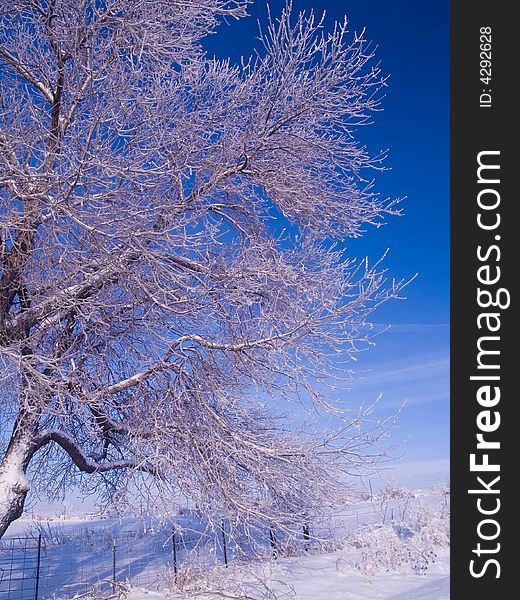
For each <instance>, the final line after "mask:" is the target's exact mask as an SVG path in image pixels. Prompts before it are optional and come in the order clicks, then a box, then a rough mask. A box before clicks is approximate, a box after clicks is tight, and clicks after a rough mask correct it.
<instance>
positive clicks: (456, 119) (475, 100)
mask: <svg viewBox="0 0 520 600" xmlns="http://www.w3.org/2000/svg"><path fill="white" fill-rule="evenodd" d="M513 6H514V3H508V2H505V1H502V2H501V1H499V0H498V1H495V2H482V1H475V0H473V1H466V2H463V1H454V2H452V4H451V256H452V259H451V261H452V262H451V268H452V272H451V307H452V308H451V331H452V337H451V372H452V375H451V452H452V474H451V482H452V587H451V598H452V599H453V600H459V599H460V600H464V599H466V598H470V599H471V600H480V599H481V598H482V599H486V600H501V599H502V598H509V597H511V594H512V595H513V596H515V597H516V595H517V594H518V591H517V589H515V586H517V585H518V584H517V583H516V580H517V576H518V575H519V574H520V568H519V567H517V566H516V565H514V558H513V556H514V554H515V553H516V547H515V544H514V542H513V536H514V535H515V534H516V529H517V526H516V518H515V516H514V515H513V511H515V509H516V507H517V505H518V502H517V501H516V500H515V498H514V492H513V484H514V483H515V482H516V481H520V478H519V476H518V469H517V468H513V467H512V466H511V465H512V464H514V463H515V462H516V457H517V456H518V455H519V445H520V429H518V420H517V417H516V411H514V408H515V407H516V404H518V402H519V399H518V392H517V390H515V389H514V388H513V369H514V367H513V361H514V360H515V355H517V354H518V350H517V349H516V348H515V346H514V341H515V330H518V326H517V319H516V318H515V317H516V315H515V314H514V311H515V307H516V298H515V297H514V296H513V293H512V291H511V288H512V281H513V266H512V265H513V260H514V258H516V255H518V253H519V250H518V247H517V244H515V241H516V240H515V237H516V238H517V240H518V241H519V242H520V231H519V232H515V231H514V230H513V228H514V227H515V221H516V219H515V217H514V213H515V214H516V212H515V209H516V207H517V206H518V205H519V204H520V202H519V198H518V190H513V189H512V182H513V181H514V179H515V178H516V177H517V174H518V171H519V167H516V168H514V167H513V160H515V159H516V158H517V156H518V150H517V149H515V151H514V152H513V151H512V150H511V145H512V144H511V142H512V137H513V131H515V130H516V131H518V129H519V127H518V112H519V107H518V101H515V105H513V101H514V100H513V99H514V96H515V94H514V92H513V87H515V88H516V87H517V81H516V80H517V79H518V71H519V69H518V66H517V65H516V64H515V62H516V59H517V58H518V57H519V54H520V53H519V51H518V45H517V44H518V40H519V39H520V29H518V25H517V23H516V19H515V18H514V17H513V14H512V7H513ZM513 32H514V33H513ZM516 135H518V134H516ZM515 362H516V363H517V365H518V366H516V371H517V372H518V373H520V361H518V360H515ZM517 430H518V432H517Z"/></svg>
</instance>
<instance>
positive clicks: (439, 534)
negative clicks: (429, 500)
mask: <svg viewBox="0 0 520 600" xmlns="http://www.w3.org/2000/svg"><path fill="white" fill-rule="evenodd" d="M396 513H397V510H396ZM449 519H450V513H449V506H448V505H446V504H444V505H441V506H430V505H423V504H422V503H421V502H419V501H415V500H414V501H411V500H410V501H407V502H406V504H405V505H404V506H403V507H400V513H399V516H398V517H397V514H396V519H395V520H392V521H390V522H385V523H376V524H369V525H364V526H362V527H360V528H358V529H356V530H355V531H353V532H351V533H350V534H349V535H348V536H347V539H346V543H345V545H344V548H343V550H342V555H341V556H340V558H339V559H338V563H337V564H338V569H339V570H341V571H344V572H353V571H354V572H355V571H358V572H361V573H363V574H365V575H374V574H377V573H381V572H384V571H401V572H403V571H404V572H406V571H413V572H415V573H417V574H418V575H424V574H426V572H427V571H428V569H430V568H431V567H432V566H433V565H434V564H435V563H436V560H437V551H438V550H439V549H440V548H442V549H443V548H448V547H449V545H450V522H449Z"/></svg>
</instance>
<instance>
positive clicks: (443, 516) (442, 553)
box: [0, 489, 450, 600]
mask: <svg viewBox="0 0 520 600" xmlns="http://www.w3.org/2000/svg"><path fill="white" fill-rule="evenodd" d="M447 498H448V494H447V493H446V490H444V492H442V491H440V490H439V489H437V490H423V491H416V492H415V493H414V494H413V497H412V496H411V495H409V496H406V497H397V498H393V497H390V498H388V497H387V498H377V499H374V500H366V501H363V502H359V503H357V504H355V505H353V506H350V507H348V509H345V513H344V514H341V515H336V517H335V519H334V521H333V523H328V524H327V527H325V526H324V525H323V524H322V526H321V527H322V530H321V533H322V534H323V533H324V532H325V531H328V532H329V535H330V533H332V536H333V537H334V540H335V542H334V543H333V544H331V545H330V547H329V549H328V550H327V549H326V547H321V549H320V548H318V547H315V548H312V549H311V550H310V551H309V552H305V551H303V550H302V547H301V546H300V547H299V550H297V552H292V553H291V552H289V554H285V555H283V556H281V557H279V558H277V559H274V558H273V557H272V556H270V551H269V549H268V547H266V549H267V551H266V553H265V554H264V559H262V560H260V559H256V560H251V559H250V560H246V559H244V558H242V559H239V558H238V557H237V556H235V555H234V554H233V551H232V547H231V548H228V552H230V557H231V560H230V563H229V566H228V568H226V567H225V566H224V564H223V561H222V554H221V553H220V554H219V551H218V549H216V548H215V549H214V550H212V548H211V544H210V545H206V546H203V547H202V548H201V552H199V553H198V554H197V555H196V556H195V554H193V555H192V554H190V553H189V552H187V551H185V552H184V553H182V551H181V552H180V553H179V558H180V561H179V570H178V579H177V584H176V585H175V584H174V577H173V573H172V569H171V559H170V558H169V555H161V554H160V553H159V554H154V550H153V544H154V543H155V541H156V540H155V538H153V535H158V536H159V537H158V538H157V539H162V538H161V537H160V536H163V533H161V532H160V531H159V529H155V533H154V529H153V527H151V528H150V526H149V524H148V525H146V527H145V528H144V529H143V521H139V522H137V521H135V519H133V518H129V517H125V518H124V519H117V518H111V519H103V518H100V517H99V516H98V517H96V516H94V515H91V516H89V515H81V514H78V515H74V514H62V515H61V516H55V517H54V518H53V519H51V520H49V519H47V518H46V519H42V518H41V517H40V518H36V519H35V518H33V519H31V518H28V517H25V518H24V519H21V520H19V521H18V522H17V523H16V524H13V526H12V527H11V528H10V529H9V530H8V535H7V536H6V538H4V543H8V541H9V538H11V539H13V538H15V537H16V536H19V535H21V534H32V537H33V539H34V534H35V531H36V529H37V530H38V531H43V532H44V535H46V534H50V532H51V530H54V532H55V533H56V535H55V536H54V539H53V540H52V542H53V543H55V544H56V543H57V544H58V546H60V543H61V546H60V547H59V549H56V550H55V551H56V552H59V554H60V556H61V559H60V560H61V562H60V563H59V564H60V565H61V570H60V569H58V570H57V571H56V572H57V576H58V578H59V577H61V580H60V579H58V586H57V587H55V589H54V590H53V592H52V596H53V597H54V593H56V596H55V597H56V598H63V599H64V598H71V597H73V595H74V591H76V592H77V591H78V589H79V588H78V583H77V582H78V581H79V579H70V577H69V579H67V578H66V577H67V576H68V574H67V573H65V572H66V571H67V568H68V567H67V565H68V562H70V564H71V565H74V564H76V565H77V564H82V569H83V568H86V564H87V562H88V563H89V564H90V568H93V569H94V571H96V570H97V571H98V572H99V574H100V573H101V572H103V577H104V578H105V580H106V581H107V582H108V583H107V584H105V589H108V590H109V592H108V593H110V589H111V588H110V581H111V579H110V573H111V568H110V564H111V554H110V546H111V542H110V540H108V545H107V548H108V550H107V552H108V554H107V553H105V554H106V555H104V554H103V552H104V550H103V548H102V544H99V543H97V542H94V538H93V537H92V536H93V535H94V532H95V531H97V532H99V533H101V534H102V535H103V536H108V537H107V539H108V538H110V536H111V535H112V534H121V533H124V532H128V531H130V530H131V529H132V528H133V529H134V531H135V530H137V529H139V531H140V537H139V540H138V541H137V542H135V541H134V542H133V543H134V544H135V545H136V547H137V546H140V545H142V547H143V548H146V552H147V553H146V556H145V558H144V561H143V565H141V566H140V568H141V567H142V571H141V573H142V574H145V575H146V576H145V577H141V578H140V579H139V580H137V579H136V580H134V581H132V582H131V583H128V582H124V581H123V579H122V583H121V585H122V589H123V590H124V592H125V597H126V598H127V600H170V599H171V600H181V599H183V600H184V599H189V598H205V599H208V600H217V599H220V598H222V597H233V598H235V597H236V598H241V597H242V598H245V597H248V598H254V599H255V600H264V599H272V600H274V599H275V598H276V600H448V599H449V597H450V591H449V546H448V544H449V530H448V524H449V520H448V516H449V507H448V504H447ZM192 519H193V515H191V516H183V517H179V523H180V522H182V523H183V524H184V526H186V524H187V523H188V522H189V525H190V526H191V527H192V532H191V534H192V535H193V534H194V533H195V535H198V536H200V535H201V533H200V531H199V532H196V531H194V528H193V527H194V523H193V522H192ZM170 526H171V525H170ZM147 527H148V530H146V528H147ZM195 529H196V525H195ZM314 534H315V535H316V534H319V527H318V525H317V524H315V527H314ZM143 536H144V537H143ZM150 536H152V537H150ZM51 537H52V536H51ZM60 538H61V540H62V542H60V541H59V539H60ZM83 538H84V539H83ZM87 538H88V539H89V541H90V544H91V546H92V545H93V546H94V547H95V551H93V550H92V547H86V545H80V544H84V542H85V540H87ZM82 539H83V541H82ZM136 539H137V538H136ZM78 541H79V542H80V544H78ZM105 541H106V540H105ZM75 544H77V545H75ZM230 546H231V545H230ZM168 548H169V547H168ZM425 549H427V550H425ZM134 550H135V548H134ZM433 550H434V551H435V559H434V560H433V559H431V556H432V554H431V553H432V552H433ZM52 551H53V550H52V544H51V545H50V546H49V550H48V556H51V554H52ZM169 551H170V550H168V552H169ZM414 553H416V555H414ZM417 553H418V554H417ZM291 554H292V555H291ZM136 556H137V555H136ZM107 557H108V566H107ZM418 557H419V558H418ZM425 557H427V560H426V565H427V566H426V567H425V565H424V560H425ZM126 558H129V559H133V558H135V557H134V556H133V555H132V556H131V555H129V556H128V557H126ZM126 558H125V557H124V556H123V550H122V547H121V553H120V552H119V549H118V561H119V560H121V564H123V562H124V560H126ZM165 559H166V562H165ZM146 561H149V562H146ZM154 561H155V562H154ZM161 561H163V562H161ZM421 561H422V562H421ZM144 563H146V564H144ZM118 565H119V563H118ZM154 569H155V571H154V576H153V577H151V578H148V576H147V573H148V572H150V571H153V570H154ZM82 573H83V571H82ZM53 577H55V575H53ZM60 581H61V584H60ZM74 582H76V583H74ZM152 582H153V583H152ZM107 586H108V587H107ZM74 587H76V590H74ZM0 588H1V585H0ZM60 588H61V589H60ZM45 589H46V588H45V586H44V587H43V588H42V590H43V593H42V594H41V598H42V600H45V598H46V597H47V596H46V595H45ZM84 592H85V589H84V588H83V589H82V590H81V595H82V598H84V600H92V597H91V596H89V595H88V594H87V595H85V593H84ZM224 594H227V596H226V595H224ZM223 595H224V596H223ZM50 597H51V596H49V598H50ZM96 597H97V596H96Z"/></svg>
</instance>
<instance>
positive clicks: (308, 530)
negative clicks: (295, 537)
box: [303, 523, 311, 552]
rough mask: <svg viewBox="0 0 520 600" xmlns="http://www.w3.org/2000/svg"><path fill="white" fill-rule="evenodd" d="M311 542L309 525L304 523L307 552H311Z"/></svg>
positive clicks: (304, 540)
mask: <svg viewBox="0 0 520 600" xmlns="http://www.w3.org/2000/svg"><path fill="white" fill-rule="evenodd" d="M310 541H311V532H310V529H309V524H308V523H304V524H303V542H304V544H305V552H308V551H309V543H310Z"/></svg>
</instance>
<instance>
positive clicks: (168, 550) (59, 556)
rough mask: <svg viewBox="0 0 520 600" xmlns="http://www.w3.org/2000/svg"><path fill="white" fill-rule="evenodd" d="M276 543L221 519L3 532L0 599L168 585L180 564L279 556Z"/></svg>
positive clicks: (305, 532) (271, 536)
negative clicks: (236, 530)
mask: <svg viewBox="0 0 520 600" xmlns="http://www.w3.org/2000/svg"><path fill="white" fill-rule="evenodd" d="M301 537H302V544H301V546H302V549H304V548H307V547H308V545H309V542H310V534H309V527H308V525H305V526H304V527H303V529H302V536H301ZM279 543H280V540H279V539H277V537H276V534H275V532H274V531H273V530H269V531H267V532H266V534H265V537H262V536H260V538H257V539H256V540H255V541H254V543H252V542H251V540H249V541H248V540H247V539H243V540H240V539H239V538H238V537H233V538H230V537H229V535H228V533H227V527H226V523H225V522H224V521H222V522H221V524H220V527H217V528H216V529H215V530H208V529H203V528H200V530H197V529H190V528H188V529H182V528H176V527H173V528H169V529H164V528H163V529H162V530H159V531H146V530H145V531H143V530H139V529H138V528H134V529H132V530H129V531H118V532H114V531H111V530H110V529H101V530H99V529H97V530H96V529H89V528H84V529H82V530H81V531H77V532H74V533H72V534H70V535H67V534H66V533H63V532H59V533H54V534H53V533H52V532H51V531H50V530H49V531H47V532H45V531H44V533H43V535H42V533H39V534H37V535H33V536H31V537H13V538H7V539H2V540H0V600H46V599H56V598H73V597H77V596H81V595H86V594H93V595H94V596H99V597H107V596H110V595H111V594H113V593H114V592H115V591H116V589H117V587H118V586H119V585H120V584H122V583H130V584H132V585H133V586H138V587H143V588H146V589H148V590H158V591H159V590H166V589H171V588H172V586H173V585H174V584H175V582H176V580H177V576H178V574H179V573H180V571H181V570H182V569H183V568H184V567H185V566H188V565H189V566H192V567H193V566H197V567H199V568H203V569H204V568H207V569H210V568H211V567H212V566H214V565H215V564H222V565H224V566H227V565H228V563H229V562H230V561H232V560H235V559H238V558H240V559H243V558H244V556H247V555H248V554H249V555H253V554H254V555H255V556H258V554H259V552H262V551H263V553H264V555H266V554H271V556H273V557H275V558H276V557H277V555H278V544H279ZM248 544H249V545H248Z"/></svg>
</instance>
